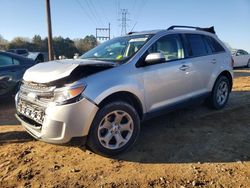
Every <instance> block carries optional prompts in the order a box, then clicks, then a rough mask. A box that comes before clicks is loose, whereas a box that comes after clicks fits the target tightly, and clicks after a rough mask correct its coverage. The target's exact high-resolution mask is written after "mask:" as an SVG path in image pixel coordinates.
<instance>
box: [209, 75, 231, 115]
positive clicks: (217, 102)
mask: <svg viewBox="0 0 250 188" xmlns="http://www.w3.org/2000/svg"><path fill="white" fill-rule="evenodd" d="M230 88H231V85H230V82H229V79H228V78H227V77H225V76H220V77H219V78H218V79H217V80H216V82H215V84H214V87H213V90H212V92H211V95H210V96H209V98H208V99H207V101H206V102H207V104H208V106H209V107H211V108H213V109H216V110H218V109H222V108H223V107H225V105H226V104H227V101H228V98H229V94H230Z"/></svg>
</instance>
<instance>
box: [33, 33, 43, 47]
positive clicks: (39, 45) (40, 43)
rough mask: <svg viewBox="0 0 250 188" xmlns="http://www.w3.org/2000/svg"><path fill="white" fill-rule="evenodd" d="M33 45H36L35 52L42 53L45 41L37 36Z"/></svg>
mask: <svg viewBox="0 0 250 188" xmlns="http://www.w3.org/2000/svg"><path fill="white" fill-rule="evenodd" d="M32 43H33V44H34V47H35V49H33V50H34V51H42V48H43V40H42V38H41V36H40V35H35V36H34V37H33V38H32Z"/></svg>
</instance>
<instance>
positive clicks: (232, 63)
mask: <svg viewBox="0 0 250 188" xmlns="http://www.w3.org/2000/svg"><path fill="white" fill-rule="evenodd" d="M231 66H232V67H234V59H233V57H231Z"/></svg>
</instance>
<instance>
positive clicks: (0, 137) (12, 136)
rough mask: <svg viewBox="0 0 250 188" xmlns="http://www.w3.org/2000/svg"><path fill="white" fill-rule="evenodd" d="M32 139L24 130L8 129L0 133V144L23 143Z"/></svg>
mask: <svg viewBox="0 0 250 188" xmlns="http://www.w3.org/2000/svg"><path fill="white" fill-rule="evenodd" d="M32 140H34V138H33V137H31V136H30V135H29V134H28V133H27V132H26V131H8V132H3V133H0V145H1V144H7V143H8V144H10V143H24V142H29V141H32Z"/></svg>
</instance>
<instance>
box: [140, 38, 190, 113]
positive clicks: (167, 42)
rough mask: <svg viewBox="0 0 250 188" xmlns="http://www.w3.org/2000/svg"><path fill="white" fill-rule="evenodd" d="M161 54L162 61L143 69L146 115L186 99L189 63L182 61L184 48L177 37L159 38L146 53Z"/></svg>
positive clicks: (147, 65) (146, 65)
mask: <svg viewBox="0 0 250 188" xmlns="http://www.w3.org/2000/svg"><path fill="white" fill-rule="evenodd" d="M157 52H160V53H162V54H163V55H164V56H165V61H164V62H162V63H157V64H146V63H145V66H144V67H142V69H144V70H143V72H144V73H143V76H144V88H145V100H146V108H147V111H148V112H151V111H155V110H157V109H160V108H162V107H167V106H169V105H171V104H175V103H176V102H179V101H182V100H185V99H187V98H188V93H189V92H190V90H189V84H190V83H189V77H190V74H189V70H190V69H191V66H192V64H191V63H188V62H187V61H185V60H184V49H183V45H182V42H181V39H180V36H179V35H176V34H170V35H166V36H163V37H161V38H160V39H158V40H157V41H156V42H155V43H154V44H153V45H152V46H151V47H150V48H149V49H148V51H147V53H148V54H149V53H157Z"/></svg>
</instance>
